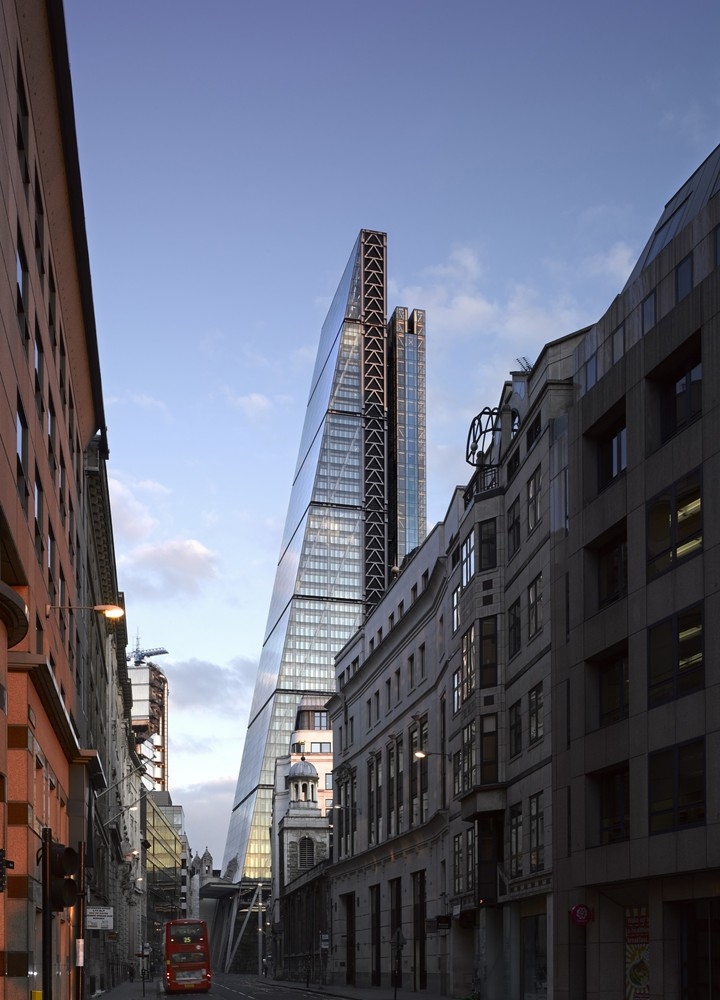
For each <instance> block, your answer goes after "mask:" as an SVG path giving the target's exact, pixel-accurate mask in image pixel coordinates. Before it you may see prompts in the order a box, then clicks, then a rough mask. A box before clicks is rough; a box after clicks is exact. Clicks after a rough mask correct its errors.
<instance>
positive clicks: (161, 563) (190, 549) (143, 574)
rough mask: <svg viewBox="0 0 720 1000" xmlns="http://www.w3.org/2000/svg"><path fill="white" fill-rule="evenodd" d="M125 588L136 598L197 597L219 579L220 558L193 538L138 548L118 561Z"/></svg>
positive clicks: (123, 555)
mask: <svg viewBox="0 0 720 1000" xmlns="http://www.w3.org/2000/svg"><path fill="white" fill-rule="evenodd" d="M118 564H119V566H121V567H122V574H121V575H122V579H123V581H124V589H125V590H126V592H128V593H132V595H133V597H134V598H148V599H162V598H172V599H173V600H176V599H177V598H178V597H183V596H185V597H187V596H194V595H196V594H198V593H199V592H200V590H201V589H202V585H203V584H204V583H207V582H208V581H211V580H214V579H215V578H216V577H217V576H218V570H217V556H216V555H215V553H214V552H211V551H210V549H208V548H206V547H205V546H204V545H203V544H202V542H198V541H197V540H196V539H194V538H170V539H166V540H165V541H161V542H154V543H149V544H145V545H138V546H136V547H135V548H134V549H132V550H130V551H127V552H124V553H123V554H122V556H121V557H120V559H119V560H118Z"/></svg>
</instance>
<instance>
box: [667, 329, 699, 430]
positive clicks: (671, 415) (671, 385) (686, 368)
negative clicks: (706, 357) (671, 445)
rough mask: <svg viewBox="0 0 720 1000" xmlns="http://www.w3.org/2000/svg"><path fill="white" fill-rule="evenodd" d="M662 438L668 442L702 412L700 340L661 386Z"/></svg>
mask: <svg viewBox="0 0 720 1000" xmlns="http://www.w3.org/2000/svg"><path fill="white" fill-rule="evenodd" d="M660 398H661V406H660V414H661V422H662V439H663V441H667V440H668V439H669V438H671V437H672V436H673V435H674V434H677V432H678V431H681V430H683V429H684V428H685V427H687V426H688V425H689V424H691V423H693V421H695V420H697V418H698V417H699V416H700V415H701V413H702V361H701V360H700V349H699V342H698V347H697V350H696V351H694V352H693V354H691V355H690V357H688V358H686V359H684V360H683V361H681V362H679V363H678V365H677V367H676V368H675V370H674V371H673V372H671V373H669V374H668V376H667V378H666V379H665V381H664V382H663V384H662V386H661V397H660Z"/></svg>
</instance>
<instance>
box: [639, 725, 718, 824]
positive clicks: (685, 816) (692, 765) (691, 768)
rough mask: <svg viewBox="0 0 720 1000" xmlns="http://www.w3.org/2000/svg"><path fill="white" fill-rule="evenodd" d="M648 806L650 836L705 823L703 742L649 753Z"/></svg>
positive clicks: (693, 742)
mask: <svg viewBox="0 0 720 1000" xmlns="http://www.w3.org/2000/svg"><path fill="white" fill-rule="evenodd" d="M648 805H649V825H650V833H665V832H667V831H668V830H680V829H682V828H683V827H688V826H699V825H701V824H703V823H704V822H705V744H704V741H703V740H693V741H692V742H690V743H682V744H678V745H677V746H672V747H667V748H666V749H665V750H658V751H657V752H656V753H653V754H650V757H649V759H648Z"/></svg>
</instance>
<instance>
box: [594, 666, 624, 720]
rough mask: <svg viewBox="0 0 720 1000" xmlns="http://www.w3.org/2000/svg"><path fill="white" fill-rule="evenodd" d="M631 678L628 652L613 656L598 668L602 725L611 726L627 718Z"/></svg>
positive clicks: (599, 718)
mask: <svg viewBox="0 0 720 1000" xmlns="http://www.w3.org/2000/svg"><path fill="white" fill-rule="evenodd" d="M629 689H630V680H629V676H628V658H627V653H622V654H620V655H619V656H615V657H613V659H611V660H608V661H607V662H605V663H602V664H600V666H599V668H598V702H599V717H598V722H599V724H600V726H601V727H602V726H611V725H613V723H615V722H620V720H621V719H627V717H628V711H629Z"/></svg>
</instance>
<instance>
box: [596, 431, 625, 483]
mask: <svg viewBox="0 0 720 1000" xmlns="http://www.w3.org/2000/svg"><path fill="white" fill-rule="evenodd" d="M626 469H627V428H626V426H625V416H624V415H623V417H622V419H621V420H620V421H618V423H616V424H615V425H614V426H613V427H611V428H610V429H609V430H608V431H607V432H606V433H605V434H604V435H603V437H601V438H600V439H599V440H598V490H603V489H605V487H606V486H609V485H610V483H612V482H614V481H615V480H616V479H617V477H618V476H619V475H620V474H621V473H623V472H625V470H626Z"/></svg>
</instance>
